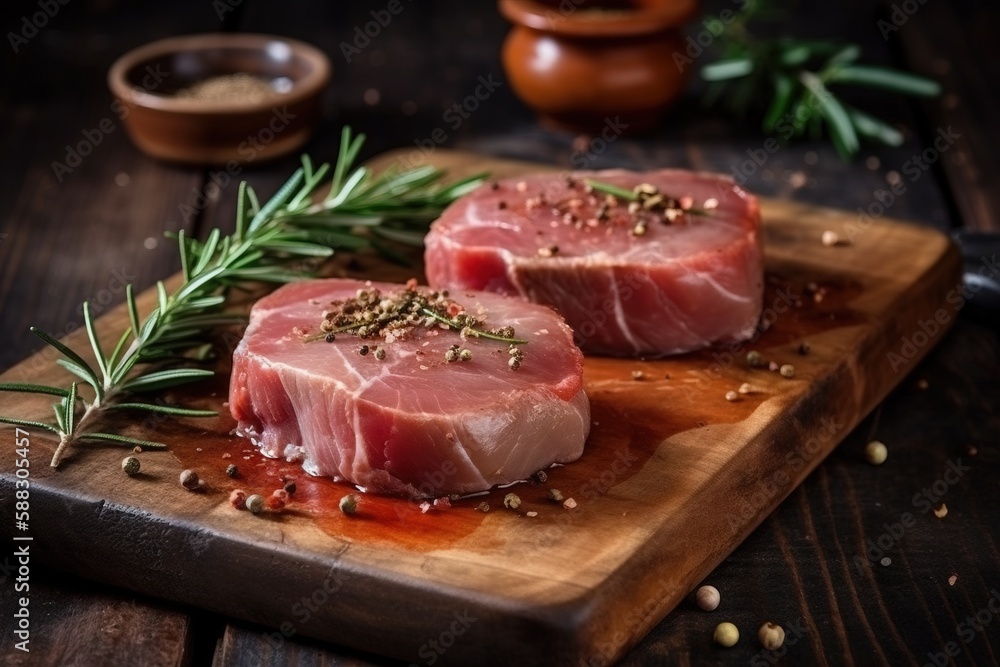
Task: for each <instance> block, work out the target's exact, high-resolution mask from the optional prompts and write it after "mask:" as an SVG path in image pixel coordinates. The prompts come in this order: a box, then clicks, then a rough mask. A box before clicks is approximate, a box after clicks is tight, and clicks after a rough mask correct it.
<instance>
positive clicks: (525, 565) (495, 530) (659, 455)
mask: <svg viewBox="0 0 1000 667" xmlns="http://www.w3.org/2000/svg"><path fill="white" fill-rule="evenodd" d="M401 156H402V157H403V159H408V158H410V157H412V156H410V155H408V154H407V152H405V151H403V152H400V153H397V154H395V155H389V156H383V158H381V159H380V160H379V162H380V163H381V164H382V165H384V164H386V163H387V162H391V161H393V160H395V159H397V158H399V157H401ZM429 160H430V162H431V163H433V164H436V165H439V166H444V167H447V168H448V169H450V170H451V171H452V175H454V176H458V175H461V174H465V173H469V172H471V171H480V170H489V171H490V172H492V173H493V174H494V175H497V176H503V175H511V174H516V173H524V172H526V171H529V170H538V169H546V168H547V167H540V166H538V165H526V164H524V163H514V162H509V161H501V160H497V159H492V158H489V157H484V156H479V155H470V154H463V153H452V152H445V151H442V150H438V151H436V152H434V153H433V154H431V155H430V156H429ZM763 216H764V221H765V225H764V229H765V239H766V241H765V244H766V266H767V272H768V281H767V293H766V297H765V313H764V319H765V320H766V321H767V322H768V323H769V324H770V326H769V327H768V328H767V330H766V331H765V332H763V333H762V335H760V337H759V339H758V340H756V341H755V342H752V343H748V344H744V345H740V346H733V347H731V348H720V349H716V350H709V351H705V352H701V353H695V354H688V355H684V356H680V357H676V358H672V359H668V360H664V361H655V362H652V361H641V360H622V359H610V358H590V359H588V360H587V362H586V370H585V373H586V377H585V382H586V390H587V393H588V395H589V396H590V400H591V403H592V409H593V422H594V423H593V429H592V433H591V437H590V439H589V441H588V444H587V447H586V451H585V453H584V455H583V457H582V458H581V459H580V460H579V461H578V462H576V463H573V464H571V465H567V466H565V467H560V468H555V469H552V470H550V471H549V477H548V481H547V482H546V483H545V484H539V483H526V484H521V485H518V486H517V487H516V488H515V489H514V490H515V491H516V492H517V494H518V495H519V496H520V497H521V499H522V501H523V504H522V506H521V511H520V512H514V511H511V510H506V509H504V508H503V505H502V498H503V494H504V493H506V492H507V491H506V490H499V491H494V492H492V493H491V494H490V495H489V496H486V497H480V498H474V499H467V500H461V501H457V502H455V503H454V506H453V507H452V508H451V509H446V510H431V511H430V512H427V513H423V512H421V510H420V508H419V506H418V505H417V504H416V503H414V502H407V501H404V500H398V499H388V498H377V497H365V498H363V499H362V502H361V505H360V512H359V514H358V515H356V516H354V517H346V516H344V515H342V514H341V513H340V512H339V511H338V510H337V501H338V499H339V498H340V497H341V496H342V495H344V494H345V493H347V492H349V491H351V490H352V489H350V488H349V487H347V486H345V485H342V484H336V483H333V482H330V481H328V480H323V479H313V478H309V477H307V476H305V475H304V474H302V473H301V471H300V470H299V469H297V467H296V466H295V465H293V464H288V463H285V462H282V461H270V460H265V459H262V458H261V457H260V456H259V455H258V454H257V453H256V452H255V451H254V450H253V448H252V447H251V446H249V444H248V443H247V442H245V441H242V440H240V439H239V438H236V437H234V436H231V435H230V430H231V429H232V428H233V426H234V423H233V421H232V419H230V417H229V416H228V411H227V410H226V407H225V405H224V401H225V399H226V393H227V379H228V376H227V375H226V372H227V370H228V369H227V368H226V367H224V366H221V367H220V372H221V375H220V376H219V379H218V381H215V382H212V381H210V382H206V383H204V384H202V385H199V386H196V387H194V388H188V389H186V390H185V391H184V394H183V395H177V396H168V397H167V398H168V400H176V401H179V402H181V403H183V404H184V405H188V406H193V407H211V408H215V409H218V410H220V414H221V416H220V417H218V418H214V419H208V420H187V421H185V420H173V419H161V420H158V419H155V418H154V419H146V420H145V421H144V422H142V421H138V420H136V421H134V422H126V421H124V420H123V418H122V417H120V416H119V417H118V418H117V419H118V420H119V421H118V422H117V423H115V424H114V425H113V426H111V427H109V428H115V429H118V430H119V431H124V432H127V433H129V434H130V435H135V436H138V437H148V438H151V439H156V440H161V441H164V442H167V443H168V444H169V445H170V448H169V450H168V452H165V453H163V452H144V453H142V454H140V455H139V456H140V458H141V460H142V473H141V474H140V475H139V476H137V477H135V478H129V477H127V476H125V475H124V474H123V473H122V471H121V468H120V465H119V464H120V462H121V459H122V457H123V456H124V455H125V454H126V452H125V451H123V450H122V449H117V448H106V447H101V446H78V447H76V448H75V451H74V452H73V454H72V456H71V457H70V458H68V459H66V460H65V461H64V463H63V465H62V466H61V467H60V468H59V469H58V470H53V469H51V468H50V467H49V466H48V460H49V458H50V457H51V454H52V451H53V448H54V443H53V441H52V439H51V438H49V437H48V436H47V435H46V434H45V433H44V432H35V431H32V432H30V461H31V468H30V470H31V484H32V486H31V496H30V517H31V518H30V527H29V530H28V531H26V532H24V533H20V532H19V533H18V534H19V535H30V536H32V537H33V541H32V542H31V543H30V545H31V547H30V548H31V553H32V554H33V556H34V557H35V558H37V559H39V560H43V561H45V562H47V563H50V564H52V565H55V566H57V567H59V568H62V569H64V570H67V571H70V572H73V573H77V574H79V575H81V576H84V577H88V578H92V579H96V580H99V581H102V582H107V583H109V584H112V585H115V586H120V587H125V588H129V589H133V590H136V591H141V592H144V593H148V594H151V595H155V596H159V597H163V598H168V599H171V600H177V601H181V602H184V603H188V604H191V605H195V606H198V607H204V608H206V609H210V610H213V611H217V612H221V613H224V614H229V615H232V616H235V617H239V618H242V619H246V620H249V621H252V622H257V623H260V624H261V625H263V626H267V627H268V628H271V630H270V631H269V632H270V635H269V636H270V641H271V642H272V644H274V645H278V644H280V643H282V642H283V641H284V640H285V639H286V638H288V637H291V636H295V635H299V634H301V635H307V636H311V637H317V638H320V639H325V640H329V641H332V642H336V643H339V644H344V645H348V646H352V647H356V648H358V649H362V650H366V651H372V652H375V653H379V654H383V655H387V656H392V657H397V658H401V659H403V660H407V661H411V662H412V663H415V664H420V665H424V664H426V665H430V664H455V665H472V664H475V665H489V664H525V665H529V664H531V665H535V664H537V665H563V664H565V665H570V664H573V665H578V664H586V665H600V664H606V663H608V662H610V661H612V660H614V659H615V658H617V657H618V656H621V655H622V654H623V653H624V652H625V651H626V650H627V649H628V648H629V647H630V646H631V645H632V644H634V643H635V642H636V641H637V640H638V639H639V638H640V637H642V635H643V634H645V633H646V632H647V631H648V630H649V629H650V628H651V627H652V626H653V625H655V624H656V623H657V622H658V621H659V620H660V619H662V618H663V617H664V616H665V615H666V614H667V613H668V612H669V611H670V610H671V609H672V608H673V607H674V606H676V605H677V604H678V603H679V602H680V601H681V600H682V599H683V597H684V596H685V595H686V594H687V593H689V592H690V591H691V590H692V589H693V588H694V587H695V586H696V585H697V584H698V583H699V582H700V581H701V580H702V579H703V578H704V577H705V576H706V575H707V574H708V573H709V572H711V570H712V569H713V568H714V567H715V566H716V565H717V564H718V563H719V562H720V561H721V560H722V559H723V558H725V557H726V555H727V554H729V553H730V552H731V551H732V550H733V549H734V548H735V547H736V546H737V545H738V544H739V543H740V542H741V541H742V540H743V539H744V538H745V537H746V536H747V535H748V534H749V533H750V532H751V531H752V530H753V529H754V528H755V527H756V526H757V525H758V524H759V523H760V522H761V521H762V520H763V518H764V517H766V516H767V515H768V514H769V513H770V512H771V511H772V510H773V509H774V508H775V507H776V506H777V505H778V504H779V503H780V502H781V501H782V499H784V498H785V497H786V496H787V495H788V494H789V493H790V492H791V491H792V490H793V489H794V488H795V487H796V485H797V484H799V482H801V481H802V479H803V478H804V477H805V476H806V475H808V474H809V472H810V471H811V470H812V469H813V468H814V467H816V466H817V465H818V464H819V463H820V462H821V461H822V460H823V458H824V457H825V456H826V455H827V454H828V453H829V452H830V451H831V450H832V449H833V448H834V447H835V446H836V445H837V443H839V442H840V441H841V439H842V438H843V437H844V436H845V435H846V434H847V433H848V432H849V431H850V430H851V429H852V427H853V426H854V425H855V424H857V423H858V421H859V420H860V419H861V418H863V417H864V416H865V415H866V414H867V413H868V412H869V411H870V410H871V409H872V408H873V407H874V406H875V405H876V404H877V403H878V402H879V401H881V400H882V398H883V397H885V395H886V394H887V393H888V392H889V391H890V390H891V389H892V388H893V387H894V386H895V385H896V384H897V383H898V382H899V381H900V380H901V379H902V378H903V377H904V376H905V375H906V373H907V371H908V370H909V369H911V368H912V367H913V366H914V365H915V364H916V363H917V362H918V361H919V360H920V359H921V358H922V357H923V356H924V355H925V354H926V353H927V351H928V350H929V349H930V347H931V346H932V345H933V344H934V343H935V342H936V341H938V340H940V338H941V337H942V335H943V332H944V330H946V329H947V328H948V324H949V323H950V322H951V320H953V319H954V311H953V310H952V309H951V308H950V306H949V305H948V304H947V303H946V297H947V295H948V293H949V291H950V290H953V289H954V288H955V287H956V286H957V285H958V284H959V281H960V265H961V262H960V259H959V256H958V253H957V252H956V250H955V248H954V247H953V246H952V245H951V244H950V242H949V241H948V239H947V238H946V237H944V236H942V235H941V234H939V233H937V232H934V231H931V230H927V229H921V228H919V227H916V226H913V225H910V224H905V223H901V222H897V221H892V220H885V219H882V220H877V221H875V222H874V223H872V224H869V225H867V226H866V225H864V224H863V223H859V221H858V220H857V218H856V216H855V215H854V214H853V213H848V212H844V211H836V210H829V209H821V208H816V207H812V206H808V205H805V204H795V203H790V202H786V201H774V200H765V201H764V202H763ZM827 229H830V230H835V231H837V232H838V233H840V234H841V235H842V236H844V235H847V234H851V235H853V237H854V238H853V243H852V244H850V245H843V246H836V247H826V246H824V245H822V244H821V242H820V237H821V235H822V232H823V231H824V230H827ZM413 272H414V270H413V269H410V270H406V269H401V268H400V267H397V266H390V265H387V264H385V263H383V262H381V261H379V260H377V259H376V258H374V257H371V256H362V257H360V258H358V259H356V260H354V261H351V262H347V261H340V262H335V263H334V264H333V265H332V267H331V273H335V274H342V275H352V276H368V277H372V278H379V279H399V280H405V279H406V278H408V277H409V276H410V275H411V274H412V273H413ZM175 279H176V278H175ZM153 302H154V296H153V295H152V294H151V293H148V292H147V293H146V294H144V295H143V297H142V298H141V299H140V304H141V306H140V307H141V312H142V313H146V312H148V311H149V309H150V308H151V307H152V304H153ZM126 322H127V317H126V314H125V312H124V311H123V310H121V309H119V310H117V311H114V312H111V313H110V314H108V315H107V316H106V317H103V318H102V319H101V320H100V321H99V324H98V329H99V331H100V332H101V333H102V334H103V335H104V336H105V338H106V339H108V340H111V339H114V338H117V335H116V334H117V333H118V332H120V331H122V330H123V329H124V327H125V326H126ZM70 339H71V342H72V343H73V346H74V347H75V348H76V349H84V348H86V347H87V345H86V343H85V341H84V336H83V335H81V332H76V333H75V334H74V335H71V336H70ZM803 344H806V345H807V346H808V352H807V353H805V354H803V352H804V351H805V348H804V347H803ZM800 348H801V349H800ZM751 349H753V350H757V351H759V352H760V353H761V354H762V355H763V357H764V358H765V359H767V360H769V361H774V362H776V363H777V364H792V365H794V367H795V373H794V377H792V378H786V377H782V376H781V375H780V374H779V373H777V372H774V371H772V370H768V369H755V368H750V367H749V366H748V365H747V363H746V353H747V351H748V350H751ZM640 373H641V376H640ZM637 376H640V379H635V377H637ZM0 381H32V382H52V383H65V381H66V374H65V373H64V372H63V371H62V370H61V369H60V368H59V367H57V366H56V365H55V364H54V354H53V353H52V352H51V351H49V350H44V351H42V352H40V353H39V354H36V355H35V356H33V357H31V358H29V359H27V360H26V361H24V362H23V363H21V364H19V365H18V366H16V367H14V368H12V369H10V370H9V371H7V372H6V373H5V374H4V375H3V376H2V377H0ZM744 383H747V384H749V385H750V388H751V391H750V392H749V393H745V394H738V396H739V398H738V400H736V401H728V400H726V398H725V396H726V393H727V392H729V391H734V390H738V388H739V387H740V386H741V385H743V384H744ZM47 398H48V397H24V396H20V395H12V394H7V395H0V401H2V403H0V413H2V414H15V415H18V416H21V417H24V418H28V419H48V417H49V415H50V414H51V410H50V408H49V401H47V400H46V399H47ZM14 437H15V433H14V429H13V428H9V429H8V428H7V427H0V441H2V442H3V443H4V444H3V448H4V451H8V452H10V451H12V448H13V441H14ZM13 461H14V456H13V455H12V454H11V455H7V456H4V457H2V459H0V488H2V495H3V497H4V498H6V499H8V500H9V499H10V498H11V497H12V495H13V486H14V480H15V476H14V463H13ZM230 463H236V464H237V466H238V467H239V471H240V472H239V476H238V477H237V478H236V479H231V478H229V477H227V476H226V474H225V472H224V471H225V468H226V466H227V465H228V464H230ZM184 468H193V469H195V470H196V471H197V472H198V473H199V474H200V475H201V476H202V478H203V479H205V480H206V481H207V483H208V488H207V490H206V491H205V492H189V491H186V490H185V489H183V488H182V487H181V486H180V484H179V483H178V481H177V480H178V474H179V473H180V471H181V470H183V469H184ZM283 478H294V479H295V480H296V482H297V487H298V488H297V491H296V493H295V496H294V502H292V503H291V504H290V505H289V506H288V508H287V509H286V511H284V512H282V513H275V514H265V515H260V516H254V515H251V514H250V513H248V512H239V511H236V510H234V509H233V508H232V507H230V506H229V504H228V502H227V500H228V496H229V492H230V491H231V490H232V489H234V488H237V487H238V488H242V489H244V490H246V491H247V492H248V493H253V492H259V493H264V494H269V493H270V492H271V491H272V490H273V489H275V488H278V487H279V486H280V485H281V483H282V481H281V480H282V479H283ZM550 488H556V489H559V490H560V491H561V492H562V493H563V494H564V496H566V497H567V498H570V497H571V498H573V499H574V500H575V501H576V502H577V507H576V508H575V509H564V508H563V507H562V506H560V505H557V504H554V503H552V502H549V501H547V500H546V496H547V493H548V489H550ZM484 500H485V501H486V502H487V503H488V504H489V506H490V511H489V512H488V513H483V512H481V511H476V509H475V507H476V506H477V505H479V504H480V503H481V502H483V501H484ZM11 505H12V503H11V502H5V503H4V506H5V508H10V506H11ZM528 511H532V512H537V516H527V512H528ZM12 514H13V512H12V511H10V510H9V509H5V511H4V517H3V524H2V532H3V533H4V534H10V533H13V532H15V531H14V520H13V516H12Z"/></svg>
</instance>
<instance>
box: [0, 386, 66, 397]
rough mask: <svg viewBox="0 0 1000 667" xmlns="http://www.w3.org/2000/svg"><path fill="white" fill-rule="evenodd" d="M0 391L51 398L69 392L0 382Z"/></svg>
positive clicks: (56, 388) (54, 388)
mask: <svg viewBox="0 0 1000 667" xmlns="http://www.w3.org/2000/svg"><path fill="white" fill-rule="evenodd" d="M0 391H17V392H20V393H23V394H49V395H51V396H59V397H63V396H67V395H68V394H69V392H68V391H67V390H65V389H63V388H61V387H49V386H47V385H44V384H30V383H28V382H0Z"/></svg>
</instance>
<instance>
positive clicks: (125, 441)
mask: <svg viewBox="0 0 1000 667" xmlns="http://www.w3.org/2000/svg"><path fill="white" fill-rule="evenodd" d="M79 440H81V441H82V442H87V441H95V440H96V441H98V442H109V443H111V444H118V445H128V446H130V447H142V448H143V449H166V448H167V446H166V445H165V444H163V443H162V442H152V441H150V440H142V439H140V438H130V437H128V436H125V435H116V434H114V433H82V434H81V435H80V436H79Z"/></svg>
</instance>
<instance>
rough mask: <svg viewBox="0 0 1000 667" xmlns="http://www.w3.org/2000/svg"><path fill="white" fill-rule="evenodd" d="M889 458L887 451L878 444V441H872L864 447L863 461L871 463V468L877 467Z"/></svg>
mask: <svg viewBox="0 0 1000 667" xmlns="http://www.w3.org/2000/svg"><path fill="white" fill-rule="evenodd" d="M888 456H889V450H888V448H886V446H885V444H883V443H881V442H879V441H878V440H872V441H871V442H869V443H868V445H867V446H866V447H865V460H867V461H868V463H871V464H872V465H873V466H879V465H882V464H883V463H885V460H886V458H888Z"/></svg>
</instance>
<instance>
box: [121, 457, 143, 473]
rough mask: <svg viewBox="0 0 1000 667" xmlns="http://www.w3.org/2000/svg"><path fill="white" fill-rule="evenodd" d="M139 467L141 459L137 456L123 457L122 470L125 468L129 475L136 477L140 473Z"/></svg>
mask: <svg viewBox="0 0 1000 667" xmlns="http://www.w3.org/2000/svg"><path fill="white" fill-rule="evenodd" d="M139 467H140V465H139V459H137V458H135V457H134V456H126V457H125V458H124V459H122V470H124V471H125V474H126V475H128V476H129V477H134V476H135V475H138V474H139Z"/></svg>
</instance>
